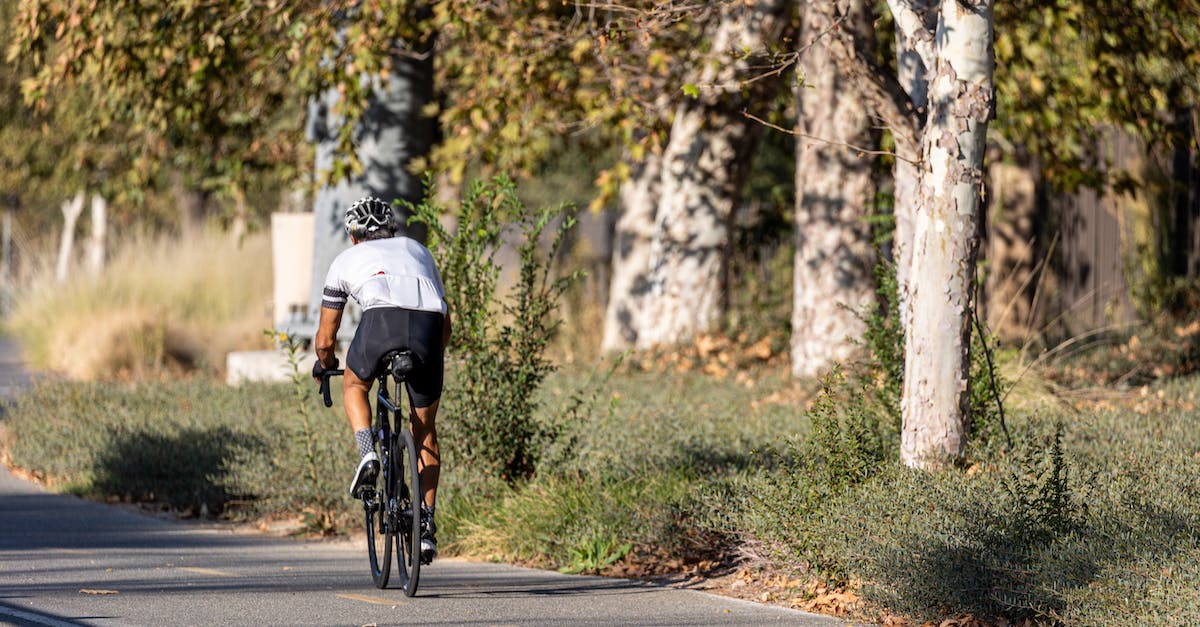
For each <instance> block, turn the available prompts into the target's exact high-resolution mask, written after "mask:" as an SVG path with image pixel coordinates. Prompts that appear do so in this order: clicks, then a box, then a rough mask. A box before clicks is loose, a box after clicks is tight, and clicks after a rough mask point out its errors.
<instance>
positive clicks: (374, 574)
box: [363, 451, 396, 590]
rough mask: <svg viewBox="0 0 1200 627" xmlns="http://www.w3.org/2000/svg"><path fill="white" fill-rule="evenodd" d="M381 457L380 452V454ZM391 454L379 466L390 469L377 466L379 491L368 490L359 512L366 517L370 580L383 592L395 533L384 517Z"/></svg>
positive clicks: (392, 475) (391, 476)
mask: <svg viewBox="0 0 1200 627" xmlns="http://www.w3.org/2000/svg"><path fill="white" fill-rule="evenodd" d="M380 452H381V453H382V451H380ZM394 455H395V453H393V454H392V455H389V456H383V457H382V459H381V461H382V462H383V464H386V465H389V466H393V468H384V467H382V466H383V464H381V468H380V473H379V474H380V479H381V481H380V487H379V489H378V490H371V491H370V492H369V493H368V496H366V497H364V498H363V511H364V512H365V514H366V526H367V555H368V557H369V558H370V561H371V580H372V581H374V582H375V587H376V588H379V589H381V590H382V589H383V588H386V587H387V584H388V578H389V577H390V576H391V573H392V544H393V542H394V539H395V535H396V529H395V525H394V524H393V523H392V522H391V517H390V516H388V500H389V499H388V493H389V492H390V491H391V490H388V482H390V481H393V480H394V479H393V478H394V477H395V476H396V475H395V473H394V472H392V470H394V464H393V462H392V460H391V459H390V458H391V457H392V456H394Z"/></svg>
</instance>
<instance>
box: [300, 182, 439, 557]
mask: <svg viewBox="0 0 1200 627" xmlns="http://www.w3.org/2000/svg"><path fill="white" fill-rule="evenodd" d="M345 225H346V233H347V234H348V235H349V236H350V243H351V246H350V248H348V249H346V250H344V251H342V252H341V253H340V254H339V255H338V256H337V257H336V258H335V259H334V260H333V263H332V264H330V266H329V273H328V275H327V276H326V278H325V287H324V292H323V296H322V299H321V317H320V321H319V323H318V327H317V335H316V338H315V339H314V341H313V344H314V348H315V349H316V353H317V361H316V363H314V364H313V377H314V378H317V379H318V380H319V379H320V377H321V374H322V373H323V372H324V371H325V370H327V369H335V368H337V367H338V360H337V357H335V356H334V344H335V341H336V340H335V338H336V337H337V332H338V328H339V327H340V326H341V322H342V311H343V309H344V308H345V306H346V302H347V298H353V299H354V300H355V302H357V303H358V304H359V306H360V307H362V310H363V311H362V319H361V320H360V321H359V324H358V329H357V331H356V332H355V334H354V339H353V340H351V342H350V346H349V348H348V349H347V351H346V370H345V376H344V379H343V389H344V392H345V395H344V401H343V402H344V404H345V407H346V418H347V419H348V420H349V422H350V428H351V429H353V430H354V439H355V441H356V442H357V443H358V448H359V453H360V454H361V456H362V457H361V460H360V461H359V464H358V468H357V470H355V472H354V479H353V480H352V481H351V484H350V494H351V496H354V497H356V498H357V497H358V496H359V491H360V490H361V488H362V487H363V486H365V485H370V484H373V483H374V481H375V477H376V475H377V474H378V473H379V456H378V454H376V453H375V446H374V444H375V443H374V435H373V434H372V433H371V415H370V413H371V409H370V405H369V404H368V400H367V399H368V396H369V394H370V392H371V385H372V383H373V382H374V381H375V378H376V376H377V375H378V372H377V368H379V367H380V366H381V364H380V363H379V361H380V359H381V358H382V357H383V356H384V355H385V354H387V353H388V352H389V351H392V350H396V349H408V350H410V351H412V353H413V354H414V355H415V357H416V359H415V360H414V361H415V362H416V365H417V369H416V371H415V372H414V373H413V374H412V375H410V376H409V378H408V391H409V399H410V400H411V402H412V409H413V411H412V416H413V419H412V425H411V426H412V433H413V439H414V440H415V441H416V445H417V450H418V451H420V459H421V469H420V475H421V486H422V490H423V491H424V492H425V494H424V498H423V499H422V504H421V557H422V561H423V562H426V563H428V562H429V561H431V560H432V559H433V558H434V557H436V556H437V537H436V532H437V527H436V525H435V524H434V522H433V514H434V506H435V505H436V501H437V484H438V476H439V474H440V461H441V456H440V452H439V450H438V442H437V430H436V428H435V425H434V419H435V418H436V416H437V410H438V402H439V400H440V399H441V394H442V377H443V356H444V351H445V347H446V344H447V343H449V341H450V310H449V306H448V305H447V303H446V299H445V293H446V290H445V287H444V285H443V284H442V277H441V273H440V272H439V271H438V268H437V265H436V264H435V263H434V261H433V255H432V254H430V252H429V249H427V248H425V246H423V245H422V244H421V243H420V242H418V241H416V240H414V239H411V238H408V237H404V236H403V235H399V234H398V233H397V230H398V225H397V220H396V217H395V214H394V213H393V211H392V208H391V206H389V205H388V204H387V203H385V202H383V201H382V200H380V199H378V198H374V197H371V196H366V197H364V198H361V199H359V200H358V201H357V202H355V203H354V204H353V205H351V206H350V207H349V208H348V209H347V210H346V223H345Z"/></svg>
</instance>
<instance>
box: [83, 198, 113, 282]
mask: <svg viewBox="0 0 1200 627" xmlns="http://www.w3.org/2000/svg"><path fill="white" fill-rule="evenodd" d="M107 232H108V202H106V201H105V200H104V197H103V196H101V195H100V194H92V235H91V237H90V238H89V239H88V256H87V260H88V273H89V274H91V275H92V276H99V274H100V272H101V271H103V270H104V258H105V234H106V233H107Z"/></svg>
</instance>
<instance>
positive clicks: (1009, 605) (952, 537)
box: [871, 506, 1200, 623]
mask: <svg viewBox="0 0 1200 627" xmlns="http://www.w3.org/2000/svg"><path fill="white" fill-rule="evenodd" d="M984 509H986V506H983V507H981V508H980V510H978V511H977V512H976V513H975V515H974V516H973V517H964V516H963V515H964V514H965V512H963V511H959V512H956V513H953V514H951V517H954V518H958V520H959V525H961V526H957V528H953V527H955V526H956V525H947V524H946V522H947V521H946V520H943V521H942V523H940V524H939V523H937V522H934V521H928V522H929V523H931V524H929V526H924V525H921V526H920V527H921V528H915V529H914V528H910V529H906V530H903V531H900V532H899V533H896V534H895V535H894V536H893V537H892V539H891V540H890V542H886V544H887V546H878V545H876V548H875V549H873V550H875V551H878V552H877V553H876V554H875V555H876V557H874V558H873V560H872V561H873V562H874V563H873V564H872V566H873V568H871V570H872V571H874V572H872V573H871V575H872V578H873V579H874V583H872V584H871V585H872V586H873V587H874V588H875V590H874V592H875V595H873V596H876V598H879V599H881V600H883V602H884V604H885V605H887V606H890V607H893V608H896V609H899V610H901V611H902V612H905V613H908V614H910V615H915V616H918V617H923V618H924V617H935V616H938V615H939V614H941V613H944V612H953V613H956V614H973V615H975V616H981V617H995V616H1003V617H1006V618H1009V619H1024V618H1035V619H1041V620H1050V621H1052V622H1056V623H1057V622H1060V621H1064V620H1065V621H1066V622H1072V621H1071V620H1070V619H1069V618H1068V617H1070V616H1071V615H1072V614H1073V613H1075V612H1077V611H1078V610H1079V607H1078V603H1079V599H1078V597H1079V593H1078V591H1079V590H1081V589H1088V588H1094V587H1095V586H1096V585H1103V586H1104V587H1105V588H1108V589H1109V591H1108V594H1116V595H1118V596H1120V595H1121V594H1122V592H1121V591H1122V589H1124V590H1125V591H1126V592H1128V593H1136V592H1139V591H1143V590H1144V588H1145V574H1144V573H1139V572H1138V571H1137V569H1132V570H1131V569H1130V566H1131V565H1137V564H1141V565H1156V564H1161V563H1163V562H1164V561H1167V560H1169V559H1170V558H1171V557H1172V556H1174V555H1177V554H1181V553H1182V552H1184V550H1185V547H1188V546H1194V545H1195V543H1197V542H1200V531H1198V530H1197V529H1196V528H1195V526H1194V524H1193V522H1192V521H1191V519H1190V518H1189V517H1188V516H1187V515H1185V514H1181V513H1179V512H1174V511H1169V510H1166V509H1161V508H1156V507H1144V508H1140V511H1138V512H1137V513H1134V512H1125V515H1124V516H1122V515H1115V513H1114V512H1105V513H1095V514H1090V515H1085V516H1083V517H1081V518H1082V519H1081V520H1079V521H1078V522H1077V523H1076V524H1075V525H1073V526H1072V527H1071V528H1070V529H1069V530H1059V531H1053V530H1048V529H1044V528H1032V529H1031V528H1030V527H1028V526H1024V525H1021V524H1019V523H1018V522H1016V521H1015V520H1014V519H1015V518H1016V516H1015V515H1013V514H1011V513H1006V512H998V511H996V510H995V509H993V510H991V511H983V510H984ZM1130 515H1132V516H1133V517H1134V518H1135V519H1136V520H1131V519H1130V518H1128V516H1130ZM1113 573H1128V576H1127V577H1124V576H1118V577H1117V579H1118V580H1117V581H1114V580H1112V574H1113ZM1120 579H1128V581H1120ZM1097 593H1098V591H1096V590H1090V591H1089V593H1088V594H1091V595H1095V594H1097Z"/></svg>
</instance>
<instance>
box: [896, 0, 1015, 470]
mask: <svg viewBox="0 0 1200 627" xmlns="http://www.w3.org/2000/svg"><path fill="white" fill-rule="evenodd" d="M889 5H890V6H891V7H892V10H893V12H894V13H895V14H896V18H897V19H896V21H897V23H898V24H899V25H900V27H901V28H902V29H904V32H905V33H906V35H907V36H908V37H915V38H916V39H917V40H919V41H923V42H926V43H927V44H928V46H927V47H926V53H927V54H926V55H923V58H926V59H931V60H932V62H931V63H929V64H928V67H930V68H931V70H932V73H931V75H930V77H929V83H928V93H929V114H928V118H927V121H926V123H925V126H924V129H923V132H922V134H921V167H920V168H919V171H920V178H919V184H918V187H917V207H918V210H917V212H916V214H915V219H914V221H913V235H912V265H911V270H910V274H909V280H908V286H907V288H906V294H905V296H906V297H907V298H906V305H905V306H907V307H908V309H909V325H908V327H907V328H906V329H905V334H904V339H905V365H904V388H903V395H902V398H901V411H902V414H903V428H902V433H901V443H900V458H901V461H902V462H903V463H904V464H905V465H907V466H911V467H918V468H937V467H943V466H945V465H947V464H948V463H951V462H952V461H953V460H955V459H956V458H958V457H960V456H961V454H962V451H963V439H964V435H965V433H966V429H967V420H968V415H967V400H968V378H967V375H968V364H969V355H968V349H969V347H970V341H969V337H970V319H971V307H972V302H971V295H972V289H971V288H972V284H973V281H974V276H975V255H976V251H977V249H978V241H979V233H978V222H979V207H980V195H981V191H982V185H983V156H984V143H985V139H986V135H987V125H988V121H989V120H990V118H991V115H992V111H993V108H992V107H993V99H994V95H993V90H992V71H993V55H992V6H991V0H943V1H942V2H941V4H940V8H939V11H938V15H937V27H936V31H935V34H936V37H934V36H931V34H930V33H928V32H927V31H925V30H924V28H923V26H921V24H920V23H919V22H918V21H914V20H906V19H905V15H906V14H905V13H904V9H905V8H908V9H911V7H910V6H908V5H907V3H905V2H903V1H902V0H890V2H889ZM897 9H900V10H899V11H897Z"/></svg>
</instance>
